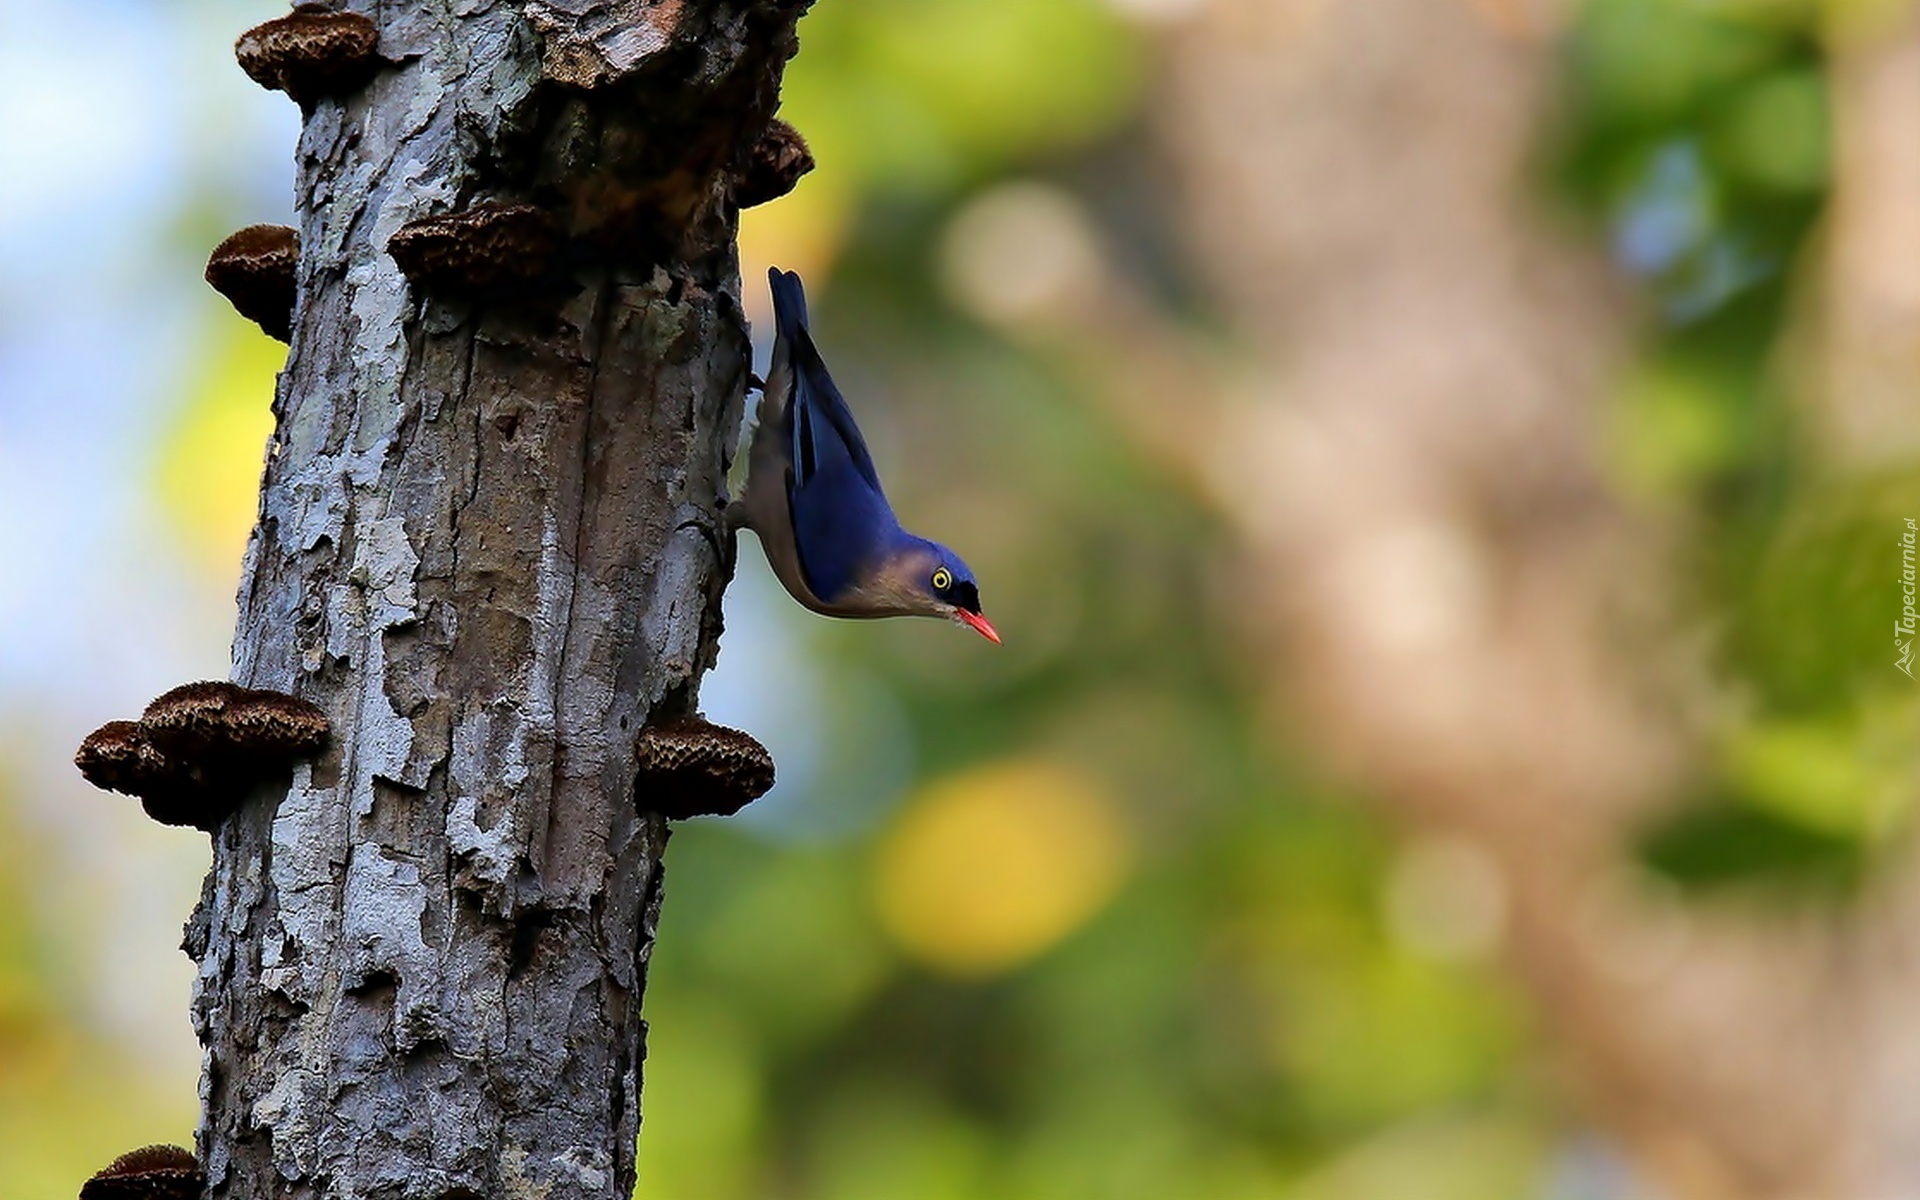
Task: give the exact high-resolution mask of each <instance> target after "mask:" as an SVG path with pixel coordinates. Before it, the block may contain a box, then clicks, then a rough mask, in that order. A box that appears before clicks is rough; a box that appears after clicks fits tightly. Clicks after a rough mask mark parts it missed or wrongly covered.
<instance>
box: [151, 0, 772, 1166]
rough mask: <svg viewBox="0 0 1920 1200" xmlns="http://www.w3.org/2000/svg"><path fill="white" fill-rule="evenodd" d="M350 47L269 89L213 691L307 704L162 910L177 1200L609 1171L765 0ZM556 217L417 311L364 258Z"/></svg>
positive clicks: (439, 7) (456, 12) (699, 586)
mask: <svg viewBox="0 0 1920 1200" xmlns="http://www.w3.org/2000/svg"><path fill="white" fill-rule="evenodd" d="M348 7H352V8H356V9H360V10H363V11H364V13H365V15H366V16H368V17H370V18H372V19H373V20H374V21H375V22H376V23H378V25H379V53H380V56H381V58H382V59H383V60H384V62H385V63H387V64H389V65H388V66H387V67H386V68H385V69H383V70H381V71H380V72H379V73H378V74H377V75H375V76H374V77H373V79H372V80H371V81H370V82H369V83H368V84H366V85H365V87H363V88H362V89H361V90H359V91H358V92H355V93H354V94H352V95H350V96H346V97H338V98H328V99H324V100H321V101H320V102H318V103H317V104H315V105H313V106H312V108H311V110H310V111H309V112H308V113H307V116H306V122H305V126H304V130H303V133H302V137H301V140H300V146H299V151H298V185H297V186H298V201H299V209H300V213H299V217H300V221H299V223H300V247H301V251H300V262H299V272H298V275H299V303H298V307H297V310H296V313H295V319H294V323H293V341H292V350H291V355H290V357H289V360H288V363H287V368H286V370H285V372H284V373H283V374H282V376H281V378H280V383H279V387H278V393H277V396H276V397H275V400H274V411H275V416H276V429H275V432H274V436H273V441H272V444H271V446H270V447H269V453H268V458H267V469H266V474H265V479H264V482H263V485H262V494H261V507H260V513H259V523H258V525H257V527H256V529H255V531H254V536H253V540H252V543H251V545H250V547H249V549H248V553H247V558H246V565H245V572H244V578H243V581H242V584H241V588H240V617H239V623H238V627H237V630H236V635H235V644H234V678H235V679H236V680H237V681H239V682H241V683H244V684H247V685H249V686H253V687H270V688H273V689H276V690H280V691H286V692H291V693H293V694H295V695H298V696H300V697H302V698H303V699H306V700H309V701H312V702H314V703H315V704H317V705H319V706H320V708H321V709H322V710H324V711H325V713H326V714H327V716H328V718H329V719H330V721H331V722H332V727H333V731H334V732H333V740H332V744H331V746H330V748H329V749H328V751H327V753H326V754H325V755H323V756H322V757H321V758H320V759H319V760H317V761H315V762H313V763H309V764H302V765H301V766H299V767H298V768H297V769H296V771H295V774H294V779H293V784H292V787H291V788H290V789H289V790H287V791H285V792H284V793H282V792H280V791H279V790H278V788H274V787H267V788H263V789H262V790H261V791H258V792H256V793H255V794H254V795H253V796H252V797H251V798H250V800H249V802H248V803H247V804H246V805H244V806H243V807H242V808H241V810H240V811H239V812H238V813H237V814H236V815H235V816H233V817H232V818H230V819H228V820H227V821H226V822H225V823H224V824H223V825H222V826H221V827H220V828H219V829H218V830H216V832H215V836H214V863H213V867H212V870H211V871H210V872H209V874H208V877H207V881H206V885H205V889H204V892H203V896H202V901H201V904H200V907H199V909H198V910H197V911H196V913H195V916H194V918H193V920H192V921H191V922H190V923H189V926H188V930H187V942H186V948H187V949H188V951H189V953H190V954H192V955H193V956H194V957H195V958H196V959H197V960H198V962H199V975H198V980H197V983H196V987H195V996H194V1005H193V1008H194V1023H195V1028H196V1030H197V1032H198V1034H199V1036H200V1038H201V1041H202V1043H203V1046H204V1048H205V1063H204V1073H203V1077H202V1084H201V1087H202V1100H203V1104H204V1116H203V1121H202V1126H201V1129H200V1133H199V1143H200V1144H199V1151H200V1155H201V1158H202V1160H203V1161H204V1162H205V1164H206V1168H207V1172H208V1186H209V1191H208V1194H209V1195H210V1196H212V1197H246V1198H248V1200H253V1198H256V1197H258V1198H265V1197H269V1196H271V1197H274V1198H276V1200H280V1198H289V1200H299V1198H316V1200H317V1198H319V1197H329V1198H343V1200H344V1198H357V1197H369V1198H371V1197H378V1198H381V1200H416V1198H418V1200H446V1198H448V1197H458V1196H468V1195H485V1196H489V1197H493V1196H499V1197H512V1196H527V1197H534V1196H538V1197H545V1198H547V1200H563V1198H572V1197H581V1198H586V1197H594V1198H602V1197H616V1196H625V1195H627V1194H628V1193H629V1192H630V1190H631V1188H632V1185H633V1175H634V1171H633V1153H634V1143H635V1137H636V1134H637V1129H638V1124H639V1102H640V1096H639V1090H640V1062H641V1058H642V1055H643V1041H644V1023H643V1022H642V1020H641V1018H640V998H641V991H642V987H643V985H644V981H645V970H646V962H647V957H648V953H649V951H650V948H651V944H652V940H653V930H654V922H655V918H656V916H657V913H658V911H659V904H660V895H661V892H660V883H661V876H660V855H661V850H662V847H663V845H664V842H665V838H666V826H665V823H664V819H663V818H661V817H659V816H657V815H654V814H650V813H646V812H643V811H642V810H641V809H640V807H639V806H637V805H636V804H635V799H634V759H633V753H634V745H635V741H636V739H637V738H638V737H639V735H640V732H641V730H642V729H643V728H644V727H645V726H646V725H647V724H648V723H649V722H650V721H656V720H663V719H669V718H672V717H677V716H680V715H682V714H684V713H686V712H688V711H690V710H691V707H692V705H693V702H694V698H695V695H696V690H697V685H698V680H699V676H700V673H701V672H702V671H703V670H704V669H705V668H706V667H707V666H708V665H710V663H711V662H712V659H713V656H714V654H715V652H716V640H717V637H718V633H719V598H720V593H721V590H722V588H723V587H724V585H725V582H726V576H727V574H728V571H729V567H730V563H729V561H728V555H729V553H730V551H729V550H727V549H726V548H725V547H726V543H725V541H724V538H723V535H722V533H721V530H722V528H723V525H722V523H721V522H720V520H719V519H718V509H719V506H720V504H721V497H722V494H723V489H724V480H725V476H726V469H727V466H728V458H729V454H730V450H731V446H732V443H733V434H734V430H735V428H736V426H737V424H738V421H739V418H740V410H741V404H742V401H743V397H744V392H745V387H746V381H747V378H748V364H749V345H748V337H747V329H746V321H745V317H744V314H743V312H742V308H741V304H740V282H739V277H738V268H737V264H736V261H735V251H734V232H735V222H736V215H737V214H736V209H735V206H734V204H733V201H732V197H731V173H730V172H731V171H732V169H733V165H734V164H735V163H736V162H737V161H740V160H741V158H742V156H743V155H744V154H745V153H746V151H747V150H748V149H750V147H751V146H752V144H753V142H754V141H755V140H756V139H757V138H758V137H759V135H760V133H761V132H762V131H763V130H764V129H765V127H766V123H767V121H768V120H769V119H770V118H771V116H772V113H773V110H774V108H775V106H776V105H777V99H778V89H779V78H780V71H781V68H782V65H783V64H784V63H785V61H786V59H787V58H788V57H790V56H791V54H792V52H793V49H794V45H795V43H794V35H793V25H794V21H795V20H796V19H797V17H798V15H799V12H800V11H801V9H802V8H803V7H804V5H799V6H796V5H791V4H776V3H772V2H768V0H760V2H751V0H706V2H698V3H696V2H695V0H684V2H681V3H674V2H672V0H668V2H665V3H655V4H640V3H634V2H633V0H612V2H600V0H564V2H562V0H545V2H534V3H527V4H525V5H521V4H514V3H506V2H504V0H421V2H418V3H414V4H408V5H404V6H396V5H377V6H376V5H373V4H372V3H370V2H364V3H363V2H361V0H355V2H354V3H352V4H350V5H348ZM481 201H508V202H513V203H523V204H533V205H538V206H540V207H542V208H544V209H546V210H547V211H549V212H551V213H552V214H553V215H554V218H555V221H556V225H557V228H558V229H560V230H561V231H562V236H563V239H564V242H565V249H564V251H563V254H564V255H565V257H564V261H563V263H562V270H561V272H560V276H561V286H559V287H557V288H542V289H530V290H528V292H527V293H526V294H525V295H524V296H521V297H518V298H517V300H515V301H513V302H509V301H508V300H504V299H502V298H501V297H499V296H488V297H482V298H474V297H469V296H459V295H448V296H438V295H429V294H423V293H422V291H421V289H419V288H417V287H414V286H410V285H409V283H408V281H407V280H406V279H405V278H404V277H403V276H402V274H401V272H400V269H399V266H398V265H397V264H396V263H395V261H394V260H393V258H392V257H391V256H390V255H389V253H388V251H387V244H388V242H389V241H390V240H391V239H392V238H393V236H394V234H395V233H397V232H398V231H399V230H400V229H402V228H403V227H405V226H406V225H408V224H409V223H410V222H413V221H417V220H421V219H424V218H429V217H434V216H442V215H445V214H447V213H449V212H454V211H459V210H461V209H462V208H463V207H464V206H466V205H469V204H472V203H476V202H481Z"/></svg>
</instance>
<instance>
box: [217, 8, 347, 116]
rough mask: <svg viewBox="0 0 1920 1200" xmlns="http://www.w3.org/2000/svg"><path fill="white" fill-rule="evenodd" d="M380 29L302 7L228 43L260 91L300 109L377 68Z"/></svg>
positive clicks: (340, 90)
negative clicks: (275, 94)
mask: <svg viewBox="0 0 1920 1200" xmlns="http://www.w3.org/2000/svg"><path fill="white" fill-rule="evenodd" d="M379 41H380V31H379V30H378V29H376V28H375V27H374V24H373V22H372V21H370V20H368V19H367V18H365V17H363V16H361V15H360V14H359V13H350V12H333V11H331V10H329V9H328V8H327V6H326V5H324V4H302V5H299V6H297V7H296V8H295V9H294V10H293V11H292V12H290V13H288V14H287V15H286V16H284V17H275V18H274V19H273V20H271V21H268V22H266V23H265V24H262V25H255V26H254V27H253V28H252V29H249V30H247V31H246V32H245V33H243V34H241V35H240V38H239V40H238V41H236V42H234V44H233V56H234V57H235V58H237V59H239V60H240V69H241V70H242V71H245V72H246V73H247V77H248V78H250V79H252V80H253V81H254V82H255V83H257V84H259V85H260V86H261V87H263V88H267V89H269V90H271V91H276V92H285V93H286V94H287V95H289V96H291V97H293V99H294V100H295V101H297V102H298V103H299V105H300V107H301V108H303V109H307V108H311V107H313V104H314V102H315V101H317V100H320V99H322V98H323V97H326V96H341V95H345V94H347V93H349V92H353V91H356V90H358V89H359V88H360V87H361V86H362V85H364V84H365V83H366V82H367V80H369V79H371V78H373V75H374V72H376V71H378V70H379V69H380V65H381V59H380V55H379V53H378V51H377V46H378V45H379Z"/></svg>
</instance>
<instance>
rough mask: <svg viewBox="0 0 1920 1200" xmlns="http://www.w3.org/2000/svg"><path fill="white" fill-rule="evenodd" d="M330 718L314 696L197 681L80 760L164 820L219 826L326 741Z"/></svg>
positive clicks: (106, 731) (83, 750) (92, 745)
mask: <svg viewBox="0 0 1920 1200" xmlns="http://www.w3.org/2000/svg"><path fill="white" fill-rule="evenodd" d="M326 741H327V718H326V716H325V715H324V714H322V713H321V711H320V710H319V709H318V708H315V707H314V706H313V705H311V704H309V703H307V702H306V701H304V700H296V699H295V698H294V697H292V696H288V695H284V694H282V693H280V692H272V691H264V690H261V689H257V688H246V687H241V686H239V685H238V684H233V683H224V682H207V683H189V684H185V685H183V686H181V687H177V688H174V689H173V690H172V691H170V692H167V693H165V694H164V695H162V696H160V697H159V698H158V699H156V700H155V701H154V702H153V703H152V704H149V705H147V710H146V712H145V713H143V714H141V717H140V719H139V720H138V721H109V722H108V723H107V724H105V725H102V726H101V727H100V728H98V729H96V730H94V731H93V732H92V733H91V734H89V735H88V736H87V739H86V741H84V742H82V743H81V744H80V751H79V753H77V754H75V755H74V758H73V762H74V765H75V766H77V767H79V768H80V774H81V775H83V776H85V777H86V779H87V782H89V783H91V784H93V785H94V786H95V787H98V788H103V789H105V790H107V791H113V792H124V793H126V794H127V795H130V796H138V797H139V798H140V802H141V806H142V807H143V808H145V809H146V811H147V815H148V816H150V817H152V818H153V819H154V820H156V821H159V822H160V823H161V824H163V825H189V826H192V827H193V828H195V829H204V830H208V831H211V830H213V829H215V828H217V827H218V826H219V824H220V822H221V821H223V820H225V819H226V818H227V816H228V815H230V814H231V813H232V812H233V811H234V809H236V808H238V807H239V806H240V803H241V802H242V801H243V800H245V799H246V796H247V793H248V792H249V791H251V790H252V789H253V788H254V787H255V786H256V785H257V784H260V783H262V782H265V781H266V780H269V779H272V778H274V777H275V776H276V775H279V774H281V773H282V772H284V771H286V770H287V769H288V768H289V767H290V766H291V765H292V764H293V762H294V761H295V760H296V759H301V758H310V757H312V756H313V755H315V754H317V753H319V752H320V750H321V749H323V748H324V747H325V746H326Z"/></svg>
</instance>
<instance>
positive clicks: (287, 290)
mask: <svg viewBox="0 0 1920 1200" xmlns="http://www.w3.org/2000/svg"><path fill="white" fill-rule="evenodd" d="M299 261H300V235H299V234H297V233H295V232H294V231H293V230H291V229H289V228H287V227H286V226H285V225H249V226H247V227H246V228H245V229H242V230H240V231H239V232H238V233H235V234H233V235H232V236H230V237H228V238H227V240H226V241H224V242H221V243H220V244H219V245H218V246H215V247H214V248H213V253H212V254H211V255H209V256H208V258H207V273H206V278H207V282H208V283H210V284H212V285H213V290H214V291H216V292H219V293H220V294H221V295H222V296H225V297H226V298H227V303H229V304H231V305H233V310H234V311H235V312H237V313H239V314H240V315H241V316H243V317H245V318H246V319H247V320H249V321H252V322H253V323H254V324H256V325H258V326H259V327H260V328H261V329H262V330H264V331H266V334H267V336H268V337H272V338H278V339H279V340H281V341H283V342H285V341H291V340H292V338H293V302H294V268H295V267H296V266H298V265H299Z"/></svg>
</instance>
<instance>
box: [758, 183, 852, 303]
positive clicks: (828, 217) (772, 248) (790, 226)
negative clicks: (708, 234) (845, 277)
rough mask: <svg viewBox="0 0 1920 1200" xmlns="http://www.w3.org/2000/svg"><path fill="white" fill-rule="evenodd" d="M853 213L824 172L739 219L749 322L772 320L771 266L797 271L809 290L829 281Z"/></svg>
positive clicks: (843, 192)
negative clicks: (822, 279) (830, 270)
mask: <svg viewBox="0 0 1920 1200" xmlns="http://www.w3.org/2000/svg"><path fill="white" fill-rule="evenodd" d="M852 214H853V197H852V196H850V195H848V193H847V191H846V188H845V187H844V186H842V185H841V184H840V183H839V182H838V181H837V180H836V179H835V178H834V177H833V176H831V175H824V174H823V173H820V172H815V173H814V174H811V175H807V176H805V177H803V178H802V179H801V180H800V185H799V186H798V187H796V188H794V190H793V191H791V192H789V193H787V194H786V195H785V196H782V197H781V198H780V199H778V200H775V201H774V202H773V203H771V204H762V205H760V206H758V207H757V208H750V209H748V210H747V211H745V212H743V213H741V214H740V286H741V292H742V300H743V302H744V303H745V305H746V309H747V317H748V319H749V320H752V321H754V322H756V323H759V322H763V321H770V320H771V319H772V318H773V302H772V300H771V299H769V298H768V296H767V268H768V267H779V268H780V269H781V270H783V271H798V272H799V273H800V278H802V279H804V280H805V281H806V282H807V283H808V284H809V285H812V284H815V283H817V282H819V281H820V279H821V278H822V277H824V276H825V274H826V271H827V268H828V267H829V266H831V265H832V263H833V261H834V260H835V259H836V258H838V257H839V256H840V248H841V246H842V245H843V244H844V243H845V242H846V239H847V226H848V221H849V220H850V219H851V217H852ZM809 290H811V288H810V289H809Z"/></svg>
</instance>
